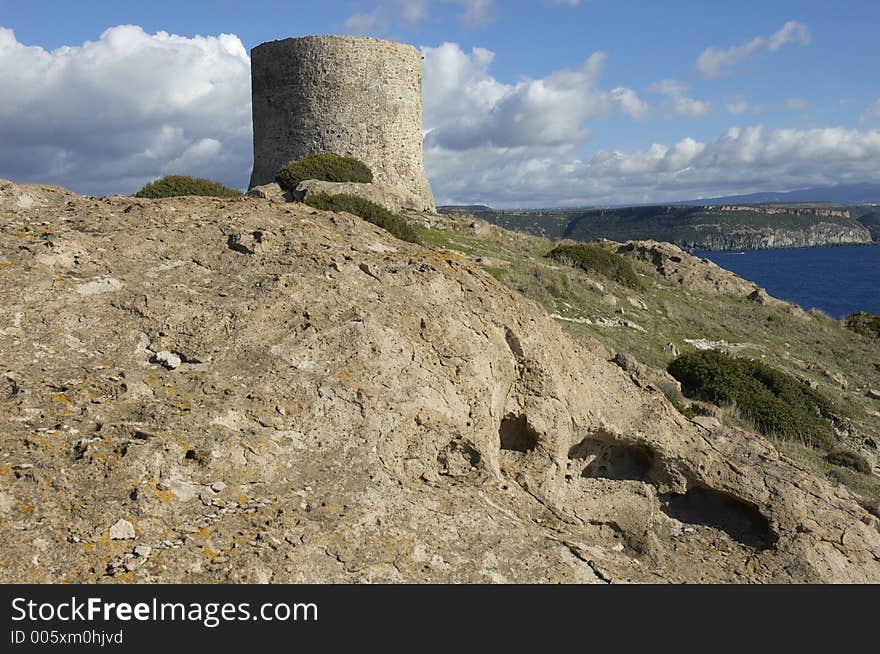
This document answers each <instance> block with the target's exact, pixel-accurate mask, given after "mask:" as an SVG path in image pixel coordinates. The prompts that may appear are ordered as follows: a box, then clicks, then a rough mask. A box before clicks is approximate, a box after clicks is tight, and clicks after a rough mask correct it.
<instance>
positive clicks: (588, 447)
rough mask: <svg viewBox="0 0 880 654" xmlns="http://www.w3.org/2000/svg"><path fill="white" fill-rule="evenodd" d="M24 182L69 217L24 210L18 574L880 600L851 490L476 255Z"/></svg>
mask: <svg viewBox="0 0 880 654" xmlns="http://www.w3.org/2000/svg"><path fill="white" fill-rule="evenodd" d="M19 191H20V192H23V193H28V194H31V195H34V196H35V197H37V196H39V197H45V198H47V201H46V202H45V203H41V204H39V205H34V206H33V207H31V208H28V209H25V208H20V207H19V208H16V209H14V210H12V209H10V210H4V211H3V212H0V260H3V261H9V262H11V264H12V265H7V266H2V267H0V289H11V291H12V292H10V293H5V294H4V296H3V301H2V302H0V323H2V324H4V325H10V324H15V321H17V322H18V327H16V328H15V329H13V330H10V331H6V330H4V331H3V332H2V333H0V352H2V353H3V366H4V375H5V378H6V379H14V380H15V387H16V388H18V389H20V390H18V391H17V392H12V391H10V392H5V391H4V392H0V451H2V452H3V458H4V460H5V461H7V462H8V463H9V464H13V463H14V464H22V463H26V464H27V466H29V467H27V468H22V469H20V470H15V471H13V470H11V469H10V473H11V474H2V475H0V498H2V506H0V509H2V517H3V521H4V537H3V539H2V541H0V559H2V560H3V561H4V565H3V566H0V582H13V581H14V582H19V583H36V582H42V583H47V582H59V581H61V580H68V581H71V582H86V583H95V582H103V581H111V582H112V581H117V580H120V579H118V577H117V575H119V574H125V572H126V570H128V569H130V570H131V571H130V572H129V574H130V575H132V576H133V579H134V580H136V581H139V582H150V583H158V582H171V583H174V582H184V583H186V582H189V583H219V582H230V583H237V582H255V581H271V582H273V583H284V582H288V583H295V582H349V583H357V582H362V583H376V582H388V583H398V582H436V583H486V582H512V583H551V582H587V581H592V582H602V581H607V580H613V581H614V582H621V583H625V582H645V583H648V582H650V583H656V582H669V583H680V582H701V581H702V582H705V581H714V582H874V583H877V582H880V532H878V531H877V520H876V518H874V517H873V516H871V515H870V514H869V513H868V512H867V511H866V510H865V508H863V507H862V506H860V505H859V504H858V502H856V501H855V500H854V499H853V497H852V495H851V494H850V493H849V492H845V491H844V490H843V489H838V488H835V487H833V486H832V485H830V484H829V483H828V482H827V481H826V480H824V479H822V478H819V477H816V476H814V475H812V474H811V473H809V472H807V471H806V470H805V469H804V468H802V467H800V466H798V465H796V464H795V463H793V462H791V461H789V460H788V459H786V458H784V457H782V456H780V455H779V454H778V452H777V451H776V449H775V448H774V447H773V446H772V444H770V443H769V442H768V441H767V440H765V439H763V438H761V437H760V436H757V435H755V434H751V433H748V432H745V431H741V430H737V429H732V428H728V427H721V428H715V429H712V430H711V431H707V430H706V429H705V428H703V427H700V426H699V425H697V424H694V423H693V422H691V421H689V420H687V419H686V418H685V417H684V416H682V415H681V414H680V413H679V412H678V411H677V410H676V409H675V408H674V407H673V406H672V405H671V404H670V403H669V402H668V401H667V399H666V398H665V397H664V394H663V393H661V392H659V391H658V389H657V388H656V387H655V384H652V383H645V382H644V381H643V380H642V378H640V377H638V376H637V375H635V376H634V375H633V374H632V373H630V372H627V371H624V370H622V369H621V368H620V367H618V366H617V365H615V364H614V363H611V362H610V361H609V359H610V358H611V356H613V353H609V352H607V349H606V348H604V347H601V346H598V345H596V344H595V343H594V342H592V341H590V340H589V339H575V338H572V337H570V336H568V335H567V334H566V332H564V331H563V329H562V328H561V327H560V325H559V324H557V322H556V321H555V320H554V319H552V318H551V317H549V316H548V315H547V314H546V313H545V312H544V310H543V309H541V308H540V307H539V306H538V305H536V304H534V303H532V302H528V301H525V300H523V299H522V298H521V297H520V296H519V295H517V294H515V292H513V291H511V290H509V289H508V288H506V287H504V286H503V285H501V284H500V283H499V282H497V281H496V280H495V279H493V278H492V277H491V276H490V275H488V274H487V273H485V272H484V271H482V270H481V269H480V268H479V266H478V265H477V264H476V263H474V262H472V261H470V260H469V259H466V258H463V257H456V256H452V255H451V254H450V253H448V252H442V251H439V250H432V249H429V248H424V247H421V246H417V245H413V244H410V243H404V242H401V241H399V240H396V239H394V238H393V237H392V236H390V235H389V234H387V233H385V232H384V231H382V230H380V229H378V228H377V227H375V226H374V225H371V224H369V223H366V222H365V221H363V220H361V219H359V218H356V217H354V216H350V215H347V214H330V213H326V212H316V211H315V210H313V209H311V208H310V207H307V206H305V205H301V204H297V203H292V204H289V205H285V206H284V207H283V209H282V210H279V206H278V205H275V204H272V203H269V202H257V201H253V200H236V201H230V200H224V199H218V198H171V199H165V200H137V201H133V200H132V198H102V199H97V200H96V199H94V198H92V199H89V198H81V197H78V196H73V195H71V194H66V195H65V194H58V195H57V196H53V195H52V194H46V195H41V193H42V191H40V188H33V189H32V188H30V187H19ZM53 198H55V199H53ZM126 209H129V210H128V211H127V212H126ZM37 221H42V222H44V223H46V227H50V228H51V229H52V230H53V236H52V239H51V240H50V241H47V242H46V244H45V245H43V246H41V247H40V248H34V247H33V242H32V239H29V238H28V235H27V234H26V232H25V230H24V229H23V226H25V225H30V224H33V223H34V222H37ZM256 233H259V234H263V235H271V237H264V238H261V240H260V242H259V246H260V249H259V251H258V252H256V253H255V254H253V255H246V254H245V253H242V252H241V251H239V250H237V249H235V248H232V247H230V241H229V236H230V235H239V238H238V239H237V240H236V241H235V243H236V244H239V245H242V246H244V247H247V248H248V249H252V246H255V245H256V244H257V243H256V239H255V238H253V235H254V234H256ZM248 235H250V240H249V238H248ZM65 244H66V245H65ZM376 244H378V245H381V246H382V247H378V248H374V247H370V246H373V245H376ZM62 246H63V247H68V248H75V249H76V251H77V252H80V253H81V255H79V256H77V258H76V260H75V261H74V262H72V263H71V265H72V272H71V274H65V275H53V274H52V273H51V272H50V268H48V267H47V266H46V265H44V264H42V263H40V261H38V260H37V259H36V257H37V256H40V255H42V254H49V255H52V254H56V253H57V252H58V249H59V248H61V247H62ZM157 262H166V263H165V264H161V265H157ZM169 262H179V263H174V264H173V265H167V264H168V263H169ZM365 268H366V270H369V271H370V273H371V274H366V273H365V272H364V269H365ZM148 272H149V273H150V274H149V275H148V274H147V273H148ZM103 277H107V278H112V279H116V280H119V282H120V283H121V286H119V288H118V289H117V290H115V291H113V292H107V293H98V294H94V295H83V294H81V293H79V292H77V287H78V285H79V284H80V283H82V282H83V280H91V279H94V278H103ZM602 328H603V329H604V328H606V327H605V326H604V325H602ZM608 328H615V327H612V326H609V327H608ZM617 328H620V327H619V326H618V327H617ZM632 329H635V328H632ZM631 335H632V337H633V338H641V335H640V333H639V332H637V331H632V333H631ZM145 339H146V340H145ZM145 344H146V345H149V344H152V345H153V346H154V347H155V348H156V349H158V350H160V351H163V350H164V351H169V352H176V353H200V355H201V357H202V359H201V360H202V361H203V363H201V364H199V365H190V364H189V363H187V365H186V366H181V367H180V369H179V370H178V371H177V372H176V373H175V374H173V375H172V374H166V373H164V372H163V371H161V370H158V369H157V368H156V366H155V365H151V364H150V363H149V362H148V361H147V360H146V359H147V357H146V356H145V347H146V345H145ZM35 362H36V363H35ZM3 388H6V387H4V386H0V389H3ZM9 388H12V387H11V386H9ZM58 425H62V426H63V428H56V426H58ZM47 430H52V434H51V435H47ZM85 438H88V439H89V440H88V446H87V449H85V450H84V451H83V450H82V449H81V448H80V449H78V448H77V444H78V443H80V442H81V441H83V440H84V439H85ZM220 479H222V480H223V483H224V484H226V488H225V489H223V490H222V492H220V493H218V492H216V491H215V490H214V489H212V488H211V487H212V485H213V484H216V483H217V482H218V480H220ZM95 480H100V483H96V481H95ZM218 488H219V486H218ZM107 516H113V519H114V520H115V519H117V518H119V517H120V516H126V517H125V519H123V520H120V521H118V522H117V523H116V524H114V525H113V528H112V529H113V533H112V534H111V536H113V537H115V536H123V537H125V538H126V539H130V538H132V537H133V536H134V527H133V525H134V524H137V532H136V535H137V538H138V544H139V545H144V546H147V547H150V548H151V550H150V555H149V558H146V557H144V556H140V555H139V556H134V555H131V552H130V551H128V552H127V553H126V552H125V551H124V548H121V547H120V546H118V545H119V544H117V545H114V544H113V543H112V542H111V543H109V544H108V542H107V541H106V540H105V537H106V533H107V531H106V529H107V522H108V518H107ZM72 536H77V537H81V542H77V540H75V539H74V538H72ZM36 539H40V541H41V542H44V543H46V545H45V548H44V549H42V550H41V551H40V556H39V559H38V560H37V559H36V558H35V557H34V556H33V547H34V545H33V543H34V542H35V540H36ZM123 555H124V556H123ZM126 556H127V557H129V558H125V557H126ZM120 557H122V558H120ZM597 570H598V571H601V574H599V573H597V572H596V571H597Z"/></svg>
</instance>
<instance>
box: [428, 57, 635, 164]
mask: <svg viewBox="0 0 880 654" xmlns="http://www.w3.org/2000/svg"><path fill="white" fill-rule="evenodd" d="M422 53H423V54H424V56H425V61H424V100H423V103H424V124H425V127H426V129H427V130H428V134H427V138H426V145H427V146H429V147H442V148H446V149H450V150H470V149H474V148H476V147H478V146H480V145H488V146H492V147H495V148H516V147H538V148H541V147H571V146H572V145H574V144H577V143H580V142H582V141H584V140H586V139H587V138H588V137H589V134H590V132H589V129H588V127H587V126H586V124H585V123H586V121H588V120H589V119H591V118H597V117H599V116H608V115H612V114H614V113H619V112H622V113H626V114H629V115H631V116H633V117H642V116H644V115H645V113H646V112H647V105H646V104H645V103H644V102H643V101H642V100H641V99H640V98H639V97H638V95H637V94H636V93H635V91H633V90H632V89H627V88H624V87H618V88H615V89H613V90H611V91H606V90H602V89H600V88H598V86H597V84H598V79H599V75H600V73H601V71H602V65H603V62H604V60H605V55H604V53H601V52H597V53H594V54H593V55H592V56H590V57H589V58H588V59H587V60H586V61H584V63H583V64H581V65H580V66H578V67H577V68H571V69H563V70H558V71H556V72H554V73H551V74H550V75H548V76H547V77H544V78H542V79H523V80H520V81H519V82H517V83H515V84H505V83H502V82H499V81H498V80H497V79H495V78H494V77H493V76H492V75H491V74H490V72H489V67H490V65H491V63H492V61H493V59H494V56H495V55H494V54H493V53H492V52H490V51H488V50H484V49H482V48H474V49H473V50H472V51H471V52H470V53H466V52H464V51H463V50H462V49H461V48H460V47H459V46H458V45H457V44H455V43H445V44H443V45H442V46H439V47H437V48H422Z"/></svg>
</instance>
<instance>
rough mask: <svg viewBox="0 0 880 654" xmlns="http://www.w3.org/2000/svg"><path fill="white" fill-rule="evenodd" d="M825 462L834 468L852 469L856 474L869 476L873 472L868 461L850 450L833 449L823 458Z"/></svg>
mask: <svg viewBox="0 0 880 654" xmlns="http://www.w3.org/2000/svg"><path fill="white" fill-rule="evenodd" d="M825 460H826V461H828V463H833V464H834V465H836V466H843V467H844V468H852V469H853V470H855V471H856V472H861V473H862V474H863V475H870V474H871V472H873V470H872V469H871V464H870V463H868V460H867V459H866V458H865V457H863V456H862V455H861V454H859V453H858V452H853V451H852V450H845V449H843V448H835V449H833V450H831V451H830V452H829V453H828V454H827V455H826V456H825Z"/></svg>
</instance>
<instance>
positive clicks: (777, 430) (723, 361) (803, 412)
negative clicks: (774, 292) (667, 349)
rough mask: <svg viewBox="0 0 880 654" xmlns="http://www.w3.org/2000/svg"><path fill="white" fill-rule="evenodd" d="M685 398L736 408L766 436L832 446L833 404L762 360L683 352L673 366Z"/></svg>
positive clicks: (722, 354)
mask: <svg viewBox="0 0 880 654" xmlns="http://www.w3.org/2000/svg"><path fill="white" fill-rule="evenodd" d="M669 374H671V375H672V376H673V377H675V378H676V379H677V380H678V381H680V382H681V385H682V390H683V391H684V394H685V395H686V396H687V397H691V398H693V399H698V400H702V401H704V402H711V403H712V404H715V405H718V406H735V407H736V409H737V410H738V411H739V413H740V414H741V415H742V417H743V418H745V419H747V420H749V421H751V422H752V423H754V425H755V426H756V428H757V429H758V431H760V432H761V433H762V434H765V435H767V436H775V437H778V438H783V439H788V440H795V441H800V442H803V443H806V444H808V445H812V446H816V447H821V448H823V449H826V450H827V449H830V448H831V447H832V446H833V443H834V431H833V429H832V426H831V423H830V422H829V421H828V420H827V419H826V416H828V415H830V414H831V412H832V409H833V407H832V405H831V403H830V402H829V401H828V400H827V399H826V398H825V397H824V396H823V395H822V394H821V393H819V392H818V391H815V390H813V389H812V388H810V387H809V386H807V385H806V384H803V383H801V382H800V381H798V380H797V379H796V378H795V377H792V376H791V375H789V374H786V373H784V372H781V371H779V370H777V369H775V368H772V367H771V366H768V365H767V364H765V363H763V362H761V361H754V360H752V359H746V358H740V357H734V356H731V355H729V354H725V353H724V352H718V351H716V350H708V351H704V352H691V353H688V354H683V355H681V356H680V357H678V358H676V359H675V360H674V361H673V362H672V363H670V364H669Z"/></svg>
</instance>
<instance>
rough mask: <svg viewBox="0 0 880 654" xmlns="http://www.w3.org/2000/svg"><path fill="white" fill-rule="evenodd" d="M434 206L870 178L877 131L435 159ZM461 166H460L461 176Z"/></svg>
mask: <svg viewBox="0 0 880 654" xmlns="http://www.w3.org/2000/svg"><path fill="white" fill-rule="evenodd" d="M434 156H435V159H434V160H433V161H432V167H433V170H430V171H429V172H431V173H432V178H431V179H432V183H433V184H434V187H435V189H436V190H439V191H440V193H439V194H438V201H439V202H443V203H453V202H467V203H472V202H484V203H488V204H495V205H497V206H564V205H581V206H583V205H603V204H622V203H642V202H664V201H667V202H668V201H674V200H683V199H688V198H699V197H711V196H717V195H727V194H734V193H746V192H755V191H769V190H786V189H791V188H798V187H802V186H807V185H831V184H837V183H847V182H863V181H875V182H876V181H878V174H877V170H878V167H880V166H878V164H880V130H871V131H860V130H855V129H845V128H841V127H831V128H817V129H805V130H797V129H776V130H771V129H767V128H765V127H763V126H753V127H749V128H731V129H728V130H726V131H725V132H724V133H723V134H722V135H721V137H720V138H718V139H717V140H715V141H714V142H708V143H706V142H700V141H698V140H696V139H693V138H684V139H681V140H680V141H678V142H677V143H674V144H671V145H663V144H654V145H652V146H650V147H649V148H646V149H644V150H635V151H620V150H601V151H599V152H597V153H595V154H593V155H592V156H590V157H589V158H577V157H576V156H574V153H572V152H564V153H563V152H552V151H549V150H548V151H545V152H543V153H528V152H524V151H522V150H516V149H514V150H510V151H508V152H505V153H504V156H500V154H499V153H498V152H493V151H492V150H491V149H490V148H487V147H481V148H479V149H477V150H476V151H473V152H470V153H468V158H467V160H463V159H462V158H459V157H456V156H454V153H452V152H450V151H444V152H440V153H434ZM460 168H463V170H461V169H460Z"/></svg>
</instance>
